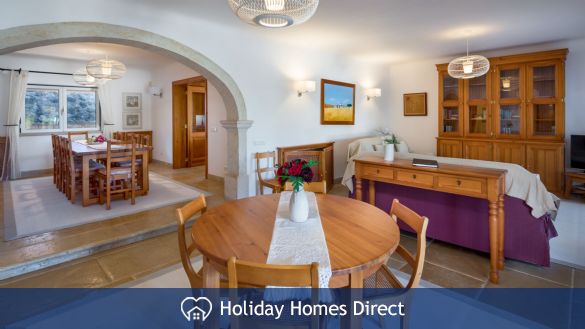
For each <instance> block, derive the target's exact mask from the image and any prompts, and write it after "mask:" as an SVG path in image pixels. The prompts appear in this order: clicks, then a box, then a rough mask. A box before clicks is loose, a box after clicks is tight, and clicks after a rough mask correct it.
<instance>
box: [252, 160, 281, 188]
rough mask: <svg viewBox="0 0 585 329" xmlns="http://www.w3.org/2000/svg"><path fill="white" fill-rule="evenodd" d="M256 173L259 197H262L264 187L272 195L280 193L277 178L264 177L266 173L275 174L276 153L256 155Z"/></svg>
mask: <svg viewBox="0 0 585 329" xmlns="http://www.w3.org/2000/svg"><path fill="white" fill-rule="evenodd" d="M263 162H264V163H263ZM256 173H257V174H258V185H259V186H260V195H264V188H265V187H266V188H269V189H271V190H272V193H273V194H274V193H280V192H281V191H282V185H281V184H280V182H279V181H278V178H272V177H270V178H265V177H264V174H266V173H276V152H274V151H272V152H260V153H256Z"/></svg>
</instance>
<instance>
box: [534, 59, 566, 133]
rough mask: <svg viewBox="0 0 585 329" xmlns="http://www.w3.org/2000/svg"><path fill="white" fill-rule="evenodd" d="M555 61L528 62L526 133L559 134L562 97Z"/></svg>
mask: <svg viewBox="0 0 585 329" xmlns="http://www.w3.org/2000/svg"><path fill="white" fill-rule="evenodd" d="M562 69H563V67H562V63H561V62H557V61H551V62H543V63H535V64H530V65H528V100H527V103H528V137H532V138H539V139H542V138H547V139H561V138H563V136H562V135H563V134H562V133H561V132H562V131H563V127H561V125H564V118H563V114H562V113H563V111H562V106H563V99H562V98H561V97H559V95H561V94H562V90H561V88H562V85H561V84H560V83H559V82H560V79H559V77H560V73H561V70H562Z"/></svg>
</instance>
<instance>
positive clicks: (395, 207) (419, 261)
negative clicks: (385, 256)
mask: <svg viewBox="0 0 585 329" xmlns="http://www.w3.org/2000/svg"><path fill="white" fill-rule="evenodd" d="M390 216H391V217H392V219H394V221H396V222H397V221H398V220H400V221H402V222H403V223H405V224H406V225H408V226H409V227H410V228H411V229H412V230H414V231H415V232H416V235H417V239H416V246H417V250H416V256H413V255H412V254H411V253H410V252H409V251H408V250H406V248H404V247H403V246H402V245H399V246H398V248H397V249H396V252H397V253H398V255H400V256H401V257H402V258H403V259H404V260H405V261H406V263H407V264H408V265H410V267H411V268H412V273H411V276H410V280H409V281H408V284H407V285H406V286H404V285H403V284H402V283H400V281H399V280H398V279H397V278H396V276H395V275H394V274H393V273H392V271H390V268H389V267H388V266H387V265H382V267H381V268H380V269H379V270H378V271H377V272H376V273H375V274H374V275H373V276H372V277H373V279H374V280H375V288H398V289H403V288H408V289H409V288H417V287H418V286H419V284H420V280H421V276H422V271H423V265H424V263H425V251H426V247H427V226H428V224H429V219H428V218H427V217H424V216H420V215H419V214H417V213H416V212H414V211H413V210H411V209H409V208H408V207H406V206H405V205H403V204H401V203H400V202H399V201H398V200H396V199H395V200H394V201H393V202H392V208H391V209H390ZM372 277H370V278H369V279H370V280H371V279H372ZM367 281H368V279H366V285H367V286H368V287H372V285H373V284H368V282H367ZM388 285H389V286H388ZM372 288H373V287H372Z"/></svg>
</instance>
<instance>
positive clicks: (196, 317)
mask: <svg viewBox="0 0 585 329" xmlns="http://www.w3.org/2000/svg"><path fill="white" fill-rule="evenodd" d="M212 309H213V305H212V304H211V301H210V300H209V299H208V298H205V297H199V298H195V297H187V298H185V299H183V301H182V302H181V313H183V316H184V317H185V319H187V321H201V322H204V321H205V320H206V319H207V317H209V315H210V314H211V310H212Z"/></svg>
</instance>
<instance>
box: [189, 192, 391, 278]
mask: <svg viewBox="0 0 585 329" xmlns="http://www.w3.org/2000/svg"><path fill="white" fill-rule="evenodd" d="M316 196H317V203H318V206H319V214H320V216H321V223H322V225H323V231H324V232H325V239H326V242H327V247H328V249H329V258H330V260H331V269H332V271H333V275H334V276H336V275H345V274H348V273H352V272H355V271H359V270H365V269H368V268H370V267H371V266H374V265H379V264H380V263H381V262H383V261H385V260H386V258H387V257H388V256H389V254H391V253H392V252H394V250H395V249H396V247H397V246H398V243H399V242H400V231H399V229H398V225H396V223H395V222H394V221H393V220H392V218H391V217H390V216H389V215H388V214H387V213H385V212H384V211H382V210H380V209H378V208H376V207H374V206H371V205H369V204H367V203H365V202H361V201H357V200H354V199H350V198H345V197H340V196H332V195H326V194H317V195H316ZM279 198H280V194H271V195H264V196H257V197H252V198H247V199H241V200H236V201H230V202H226V203H224V204H222V205H220V206H218V207H216V208H212V209H210V210H209V211H207V213H205V214H204V215H202V216H201V217H200V218H199V219H198V220H197V221H195V223H194V224H193V227H192V230H191V236H192V237H193V239H194V241H195V245H196V247H197V249H198V250H199V251H200V252H201V253H202V254H203V255H205V256H207V257H209V258H210V259H211V260H213V261H214V262H217V263H218V264H224V263H225V262H227V260H228V258H229V257H231V256H236V257H237V258H239V259H243V260H247V261H252V262H257V263H266V259H267V257H268V251H269V248H270V241H271V239H272V231H273V228H274V221H275V219H276V209H277V207H278V201H279ZM299 225H302V223H299Z"/></svg>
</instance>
